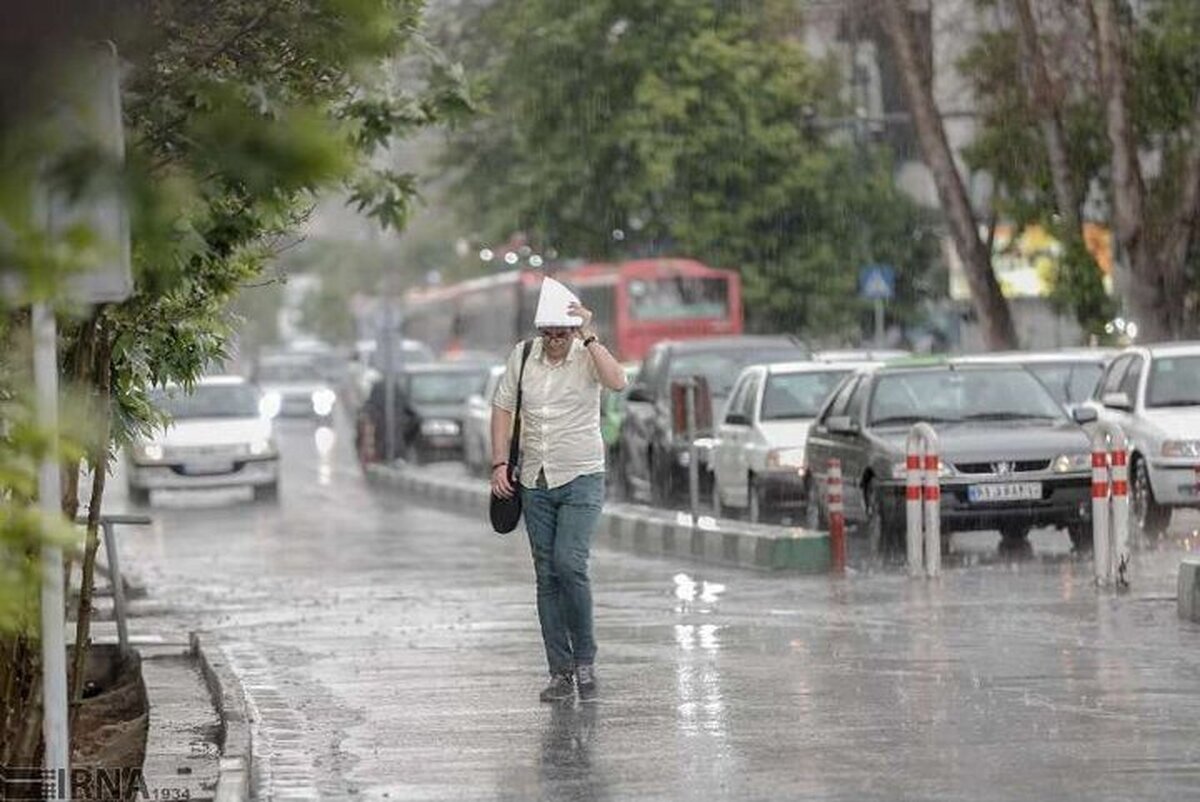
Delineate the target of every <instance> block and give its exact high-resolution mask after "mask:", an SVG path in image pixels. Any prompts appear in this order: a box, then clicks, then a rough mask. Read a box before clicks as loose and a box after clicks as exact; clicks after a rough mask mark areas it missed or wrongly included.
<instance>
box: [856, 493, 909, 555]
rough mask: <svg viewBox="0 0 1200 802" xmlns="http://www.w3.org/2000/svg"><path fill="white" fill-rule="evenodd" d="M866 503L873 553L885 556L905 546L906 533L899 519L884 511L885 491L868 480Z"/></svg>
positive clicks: (867, 524) (864, 494)
mask: <svg viewBox="0 0 1200 802" xmlns="http://www.w3.org/2000/svg"><path fill="white" fill-rule="evenodd" d="M863 499H864V501H865V503H866V507H867V509H866V514H867V521H866V530H867V543H868V544H869V546H870V548H871V553H872V554H874V555H876V556H878V557H883V556H886V555H888V554H891V553H893V552H895V551H898V550H900V549H902V548H904V545H905V544H904V540H905V534H904V532H903V530H902V529H901V528H900V525H899V523H898V522H897V521H895V520H893V519H892V517H891V516H890V515H888V514H887V513H886V512H884V504H883V493H882V492H881V491H879V490H877V489H876V488H875V486H874V485H873V484H872V483H871V482H868V483H867V484H866V486H865V487H863Z"/></svg>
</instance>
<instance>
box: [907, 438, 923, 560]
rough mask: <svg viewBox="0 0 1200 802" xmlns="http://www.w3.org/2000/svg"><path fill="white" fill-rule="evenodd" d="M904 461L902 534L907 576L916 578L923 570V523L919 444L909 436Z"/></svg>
mask: <svg viewBox="0 0 1200 802" xmlns="http://www.w3.org/2000/svg"><path fill="white" fill-rule="evenodd" d="M906 451H907V454H906V455H905V459H904V466H905V467H904V513H905V514H904V532H905V544H906V547H907V549H906V551H907V553H908V575H909V576H912V577H917V576H920V575H921V572H922V570H923V566H922V560H921V544H922V542H923V540H924V529H925V527H924V523H923V521H922V520H921V515H922V508H923V506H924V505H923V504H922V501H921V498H922V485H923V481H922V476H921V471H922V467H921V458H922V456H923V454H922V453H921V445H920V443H919V442H918V441H917V440H916V439H914V438H913V437H912V436H911V435H910V436H909V438H908V443H907V444H906Z"/></svg>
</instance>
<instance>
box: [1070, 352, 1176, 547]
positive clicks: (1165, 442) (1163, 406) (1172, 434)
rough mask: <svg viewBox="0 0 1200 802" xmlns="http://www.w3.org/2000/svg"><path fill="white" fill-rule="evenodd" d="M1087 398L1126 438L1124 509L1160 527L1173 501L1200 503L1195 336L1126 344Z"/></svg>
mask: <svg viewBox="0 0 1200 802" xmlns="http://www.w3.org/2000/svg"><path fill="white" fill-rule="evenodd" d="M1089 405H1090V406H1092V407H1094V408H1095V409H1096V411H1097V412H1098V413H1099V416H1100V419H1101V420H1105V421H1110V422H1112V423H1115V424H1117V425H1118V426H1120V427H1121V429H1122V430H1123V431H1124V432H1125V436H1126V437H1127V438H1128V439H1129V476H1130V505H1129V508H1130V516H1131V517H1132V518H1133V521H1132V523H1133V524H1134V526H1136V527H1137V528H1139V529H1140V530H1141V531H1142V532H1143V533H1145V534H1148V535H1151V536H1153V535H1157V534H1159V533H1161V532H1162V531H1163V530H1164V529H1166V527H1167V524H1168V523H1169V522H1170V520H1171V510H1172V509H1173V508H1175V507H1200V343H1173V344H1164V345H1152V346H1149V347H1144V348H1129V349H1127V350H1125V351H1123V352H1122V353H1121V354H1120V355H1119V356H1118V357H1117V358H1116V359H1114V360H1113V362H1112V364H1110V365H1109V366H1108V369H1107V370H1106V371H1105V373H1104V376H1103V378H1102V379H1101V380H1100V384H1099V385H1098V386H1097V388H1096V392H1095V396H1094V398H1093V399H1092V401H1090V402H1089Z"/></svg>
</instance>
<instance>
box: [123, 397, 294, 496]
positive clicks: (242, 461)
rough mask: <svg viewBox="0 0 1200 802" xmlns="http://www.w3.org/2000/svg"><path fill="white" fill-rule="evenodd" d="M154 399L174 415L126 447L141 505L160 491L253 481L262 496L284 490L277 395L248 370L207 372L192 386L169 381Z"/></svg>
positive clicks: (132, 488)
mask: <svg viewBox="0 0 1200 802" xmlns="http://www.w3.org/2000/svg"><path fill="white" fill-rule="evenodd" d="M150 400H151V402H152V403H153V404H154V405H155V406H156V407H158V408H159V409H161V410H163V411H164V412H166V413H167V415H169V416H170V423H169V424H168V425H167V427H166V429H165V430H163V431H159V432H156V433H155V434H154V435H153V436H152V437H149V438H145V439H139V440H137V441H135V442H134V443H133V444H132V445H131V446H130V448H129V449H128V450H127V452H126V482H127V487H128V490H129V498H130V501H132V502H133V503H134V504H147V503H149V501H150V492H151V491H152V490H189V489H200V488H217V487H238V486H247V487H251V488H253V491H254V497H255V498H257V499H274V498H277V497H278V495H279V449H278V448H277V446H276V444H275V437H274V431H273V423H272V418H273V416H274V413H275V412H276V411H277V410H276V409H274V408H273V406H274V405H273V404H272V403H271V399H269V398H268V397H267V396H265V395H263V393H262V392H261V391H260V390H259V389H258V387H256V386H255V385H254V384H252V383H250V382H249V381H247V380H246V379H244V378H242V377H240V376H211V377H206V378H204V379H201V380H200V382H199V383H198V384H197V385H196V387H195V388H194V390H193V391H192V392H190V393H189V392H187V391H186V390H185V389H184V388H182V387H179V386H177V385H168V386H167V387H165V388H161V389H156V390H154V391H153V392H152V393H151V397H150Z"/></svg>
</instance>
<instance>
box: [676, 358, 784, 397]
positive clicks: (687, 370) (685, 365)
mask: <svg viewBox="0 0 1200 802" xmlns="http://www.w3.org/2000/svg"><path fill="white" fill-rule="evenodd" d="M803 358H804V353H803V351H802V350H801V349H800V348H790V347H785V346H767V347H764V348H748V349H746V350H745V351H740V350H734V349H723V350H720V351H700V352H692V353H681V354H676V355H675V357H674V358H673V359H672V360H671V367H670V369H669V371H668V373H669V377H670V379H671V380H672V381H673V380H675V379H682V378H685V377H687V376H703V377H704V378H705V380H706V381H707V382H708V390H709V392H710V393H712V394H713V395H714V396H727V395H729V391H730V390H731V389H733V383H734V381H736V380H737V377H738V374H739V373H741V372H742V368H744V367H746V366H747V365H765V364H770V363H772V362H792V361H795V360H797V359H803Z"/></svg>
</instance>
